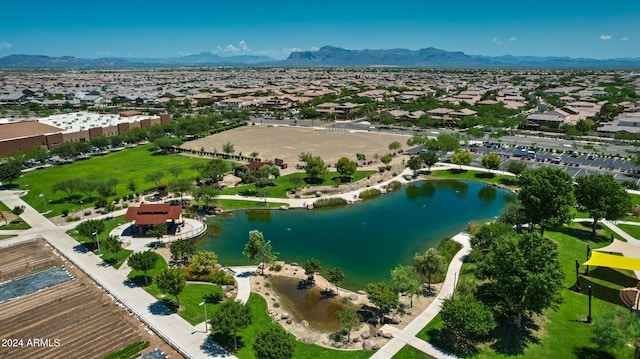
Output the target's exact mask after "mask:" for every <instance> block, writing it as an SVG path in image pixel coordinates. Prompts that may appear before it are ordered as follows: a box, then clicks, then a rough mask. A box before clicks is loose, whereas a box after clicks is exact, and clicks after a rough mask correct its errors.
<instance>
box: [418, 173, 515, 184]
mask: <svg viewBox="0 0 640 359" xmlns="http://www.w3.org/2000/svg"><path fill="white" fill-rule="evenodd" d="M430 176H431V177H434V178H450V179H458V180H468V181H477V182H484V183H491V184H500V185H504V186H507V187H514V186H515V185H516V183H517V181H516V178H515V177H514V176H505V175H497V174H494V173H487V172H484V171H473V170H469V171H465V170H462V171H460V170H457V169H449V170H440V171H431V175H430Z"/></svg>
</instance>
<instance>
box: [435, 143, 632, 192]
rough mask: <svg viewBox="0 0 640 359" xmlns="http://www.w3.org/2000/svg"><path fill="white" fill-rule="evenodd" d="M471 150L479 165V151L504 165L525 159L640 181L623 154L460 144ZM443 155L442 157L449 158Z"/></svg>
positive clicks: (572, 172)
mask: <svg viewBox="0 0 640 359" xmlns="http://www.w3.org/2000/svg"><path fill="white" fill-rule="evenodd" d="M462 148H463V149H466V150H469V151H471V152H472V154H473V162H472V166H477V167H482V162H481V159H482V155H484V154H487V153H491V152H494V153H497V154H498V155H499V156H500V157H501V159H502V161H501V168H504V167H503V166H504V165H505V163H506V162H508V161H524V162H525V163H526V164H527V166H528V167H532V168H535V167H539V166H556V167H560V168H562V169H563V170H564V171H566V172H567V173H569V175H571V177H573V178H576V177H578V176H586V175H590V174H596V173H597V174H600V173H608V174H611V175H612V176H613V177H614V178H615V179H616V180H617V181H625V180H630V181H634V182H636V183H637V184H640V166H638V165H635V164H634V163H633V161H632V160H629V159H622V158H604V157H598V156H595V155H592V154H573V155H572V154H569V153H568V152H566V153H556V152H552V151H545V150H543V151H535V154H532V155H525V156H517V155H514V154H516V153H517V149H516V148H514V147H509V146H490V147H487V146H462ZM449 158H450V156H449ZM449 158H445V159H449Z"/></svg>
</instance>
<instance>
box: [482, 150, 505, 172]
mask: <svg viewBox="0 0 640 359" xmlns="http://www.w3.org/2000/svg"><path fill="white" fill-rule="evenodd" d="M500 162H501V160H500V156H498V155H497V154H496V153H495V152H491V153H489V154H486V155H482V166H483V167H484V168H486V169H488V170H489V173H491V170H497V169H498V168H500Z"/></svg>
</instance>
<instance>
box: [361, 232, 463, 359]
mask: <svg viewBox="0 0 640 359" xmlns="http://www.w3.org/2000/svg"><path fill="white" fill-rule="evenodd" d="M452 239H453V240H454V241H456V242H458V243H460V244H462V249H460V250H459V251H458V253H456V255H455V256H454V257H453V259H452V260H451V263H450V264H449V268H448V270H447V276H446V278H445V280H444V283H443V284H442V288H441V289H440V291H439V292H438V295H437V296H436V298H435V299H434V301H433V302H432V303H431V304H430V305H429V306H428V307H427V308H426V309H425V310H424V311H422V313H420V314H419V315H418V316H417V317H416V318H415V319H414V320H413V321H412V322H411V323H409V324H408V325H407V326H406V327H405V328H404V329H402V330H399V329H397V328H396V327H394V326H392V325H389V324H385V325H384V326H382V328H381V329H382V331H383V332H389V333H392V334H393V339H391V340H390V341H389V342H388V343H387V344H385V345H384V346H383V347H382V348H380V350H378V351H377V352H376V353H375V354H374V355H373V356H372V357H371V358H372V359H375V358H379V359H383V358H392V357H393V356H394V355H395V354H396V353H397V352H398V351H400V349H402V347H404V346H405V345H406V344H409V345H411V346H412V347H414V348H416V349H419V350H421V351H422V352H424V353H427V354H429V355H431V356H432V357H434V358H442V359H451V358H457V357H456V356H454V355H452V354H450V353H447V352H445V351H443V350H441V349H439V348H436V347H434V346H433V345H431V344H429V343H427V342H425V341H424V340H422V339H419V338H417V337H416V335H417V334H418V333H419V332H420V331H421V330H422V328H424V327H425V326H426V325H427V324H429V322H431V320H433V318H434V317H435V316H436V315H437V314H438V313H439V312H440V308H442V301H443V300H444V299H446V298H448V297H449V296H451V295H452V294H453V291H454V289H455V287H456V283H457V281H458V273H460V268H461V267H462V263H463V262H464V260H465V258H466V257H467V255H469V253H470V252H471V243H470V242H469V234H468V233H459V234H457V235H455V236H454V237H453V238H452Z"/></svg>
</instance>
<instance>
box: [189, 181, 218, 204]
mask: <svg viewBox="0 0 640 359" xmlns="http://www.w3.org/2000/svg"><path fill="white" fill-rule="evenodd" d="M218 194H219V191H218V190H217V189H216V188H215V187H213V186H206V185H205V186H201V187H198V188H196V189H195V190H194V191H193V199H195V200H196V201H198V202H202V203H204V206H205V207H207V208H208V207H209V204H211V203H212V202H214V201H215V199H216V197H217V196H218Z"/></svg>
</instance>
